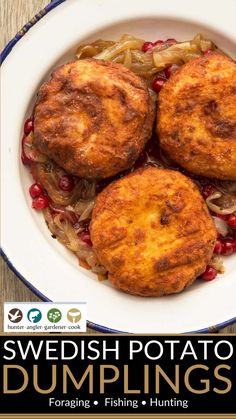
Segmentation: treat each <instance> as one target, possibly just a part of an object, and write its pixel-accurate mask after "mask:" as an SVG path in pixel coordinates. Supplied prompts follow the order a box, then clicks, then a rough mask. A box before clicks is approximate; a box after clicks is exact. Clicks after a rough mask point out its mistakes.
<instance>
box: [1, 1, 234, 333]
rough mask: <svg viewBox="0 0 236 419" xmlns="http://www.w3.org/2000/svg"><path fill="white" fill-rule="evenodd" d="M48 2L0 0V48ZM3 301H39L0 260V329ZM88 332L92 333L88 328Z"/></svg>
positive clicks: (232, 328)
mask: <svg viewBox="0 0 236 419" xmlns="http://www.w3.org/2000/svg"><path fill="white" fill-rule="evenodd" d="M46 4H48V0H0V10H1V38H0V49H1V50H2V48H3V47H4V46H5V45H6V43H7V42H8V41H9V40H10V39H11V38H12V37H13V36H14V35H15V34H16V32H18V31H19V30H20V29H21V28H22V26H23V25H24V24H25V23H26V22H28V21H29V20H30V19H31V18H32V17H33V16H34V15H35V13H37V12H38V11H39V10H41V9H42V8H43V7H45V6H46ZM4 301H40V300H39V298H37V297H36V295H34V294H33V293H32V292H31V291H30V290H29V289H28V288H27V287H26V286H25V285H24V284H23V283H22V282H21V281H20V280H19V279H18V278H17V277H16V275H15V274H14V273H13V272H12V271H11V270H10V269H9V268H8V267H7V265H6V263H5V262H4V261H3V260H0V331H2V330H3V325H2V308H3V302H4ZM87 332H88V333H94V332H93V331H92V330H90V329H88V330H87ZM221 333H236V323H235V324H234V325H232V326H229V327H227V328H225V329H222V330H221Z"/></svg>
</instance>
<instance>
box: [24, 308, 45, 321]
mask: <svg viewBox="0 0 236 419" xmlns="http://www.w3.org/2000/svg"><path fill="white" fill-rule="evenodd" d="M41 318H42V313H41V311H40V310H39V309H38V308H31V310H29V311H28V313H27V319H28V320H29V321H30V322H31V323H38V322H40V320H41Z"/></svg>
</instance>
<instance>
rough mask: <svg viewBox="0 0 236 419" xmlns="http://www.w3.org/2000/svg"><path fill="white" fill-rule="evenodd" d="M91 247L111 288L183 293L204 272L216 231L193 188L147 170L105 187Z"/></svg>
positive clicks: (171, 174) (177, 177)
mask: <svg viewBox="0 0 236 419" xmlns="http://www.w3.org/2000/svg"><path fill="white" fill-rule="evenodd" d="M90 233H91V240H92V243H93V249H94V251H95V253H96V255H97V257H98V259H99V261H100V263H101V264H102V265H103V266H104V267H105V268H106V269H107V271H108V278H109V280H110V281H111V282H112V284H114V286H115V287H116V288H118V289H120V290H122V291H125V292H127V293H130V294H135V295H141V296H161V295H164V294H172V293H177V292H180V291H182V290H183V289H184V288H186V287H187V286H189V285H190V284H191V283H192V282H193V281H194V280H195V279H196V277H197V276H199V275H200V274H201V273H202V272H204V271H205V268H206V265H207V264H208V263H209V261H210V259H211V257H212V254H213V249H214V245H215V240H216V230H215V226H214V223H213V221H212V218H211V217H210V215H209V213H208V210H207V207H206V204H205V202H204V200H203V198H202V197H201V195H200V192H199V190H198V188H197V186H196V185H195V184H194V183H193V182H192V181H191V180H190V179H188V178H187V177H186V176H184V175H182V174H181V173H179V172H176V171H172V170H167V169H158V168H155V167H147V168H144V169H140V170H137V171H135V172H133V173H131V174H129V175H128V176H125V177H123V178H121V179H119V180H117V181H115V182H113V183H111V184H110V185H109V186H108V187H106V188H105V189H104V190H103V191H102V192H101V193H100V194H99V195H98V197H97V199H96V202H95V207H94V210H93V214H92V222H91V225H90Z"/></svg>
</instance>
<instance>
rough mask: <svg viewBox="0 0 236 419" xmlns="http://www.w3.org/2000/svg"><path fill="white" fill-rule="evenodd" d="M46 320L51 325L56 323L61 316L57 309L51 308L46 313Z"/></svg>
mask: <svg viewBox="0 0 236 419" xmlns="http://www.w3.org/2000/svg"><path fill="white" fill-rule="evenodd" d="M47 318H48V320H49V321H50V322H51V323H58V322H59V321H60V320H61V318H62V314H61V312H60V310H58V308H51V310H49V311H48V314H47Z"/></svg>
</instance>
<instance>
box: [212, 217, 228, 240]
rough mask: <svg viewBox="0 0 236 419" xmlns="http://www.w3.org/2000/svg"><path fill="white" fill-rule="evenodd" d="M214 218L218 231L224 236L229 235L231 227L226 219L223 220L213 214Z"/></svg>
mask: <svg viewBox="0 0 236 419" xmlns="http://www.w3.org/2000/svg"><path fill="white" fill-rule="evenodd" d="M212 218H213V221H214V223H215V226H216V230H217V231H218V233H219V234H220V235H221V236H223V237H225V236H227V234H228V232H229V227H228V224H227V223H226V221H225V220H222V218H219V217H214V216H213V217H212Z"/></svg>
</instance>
